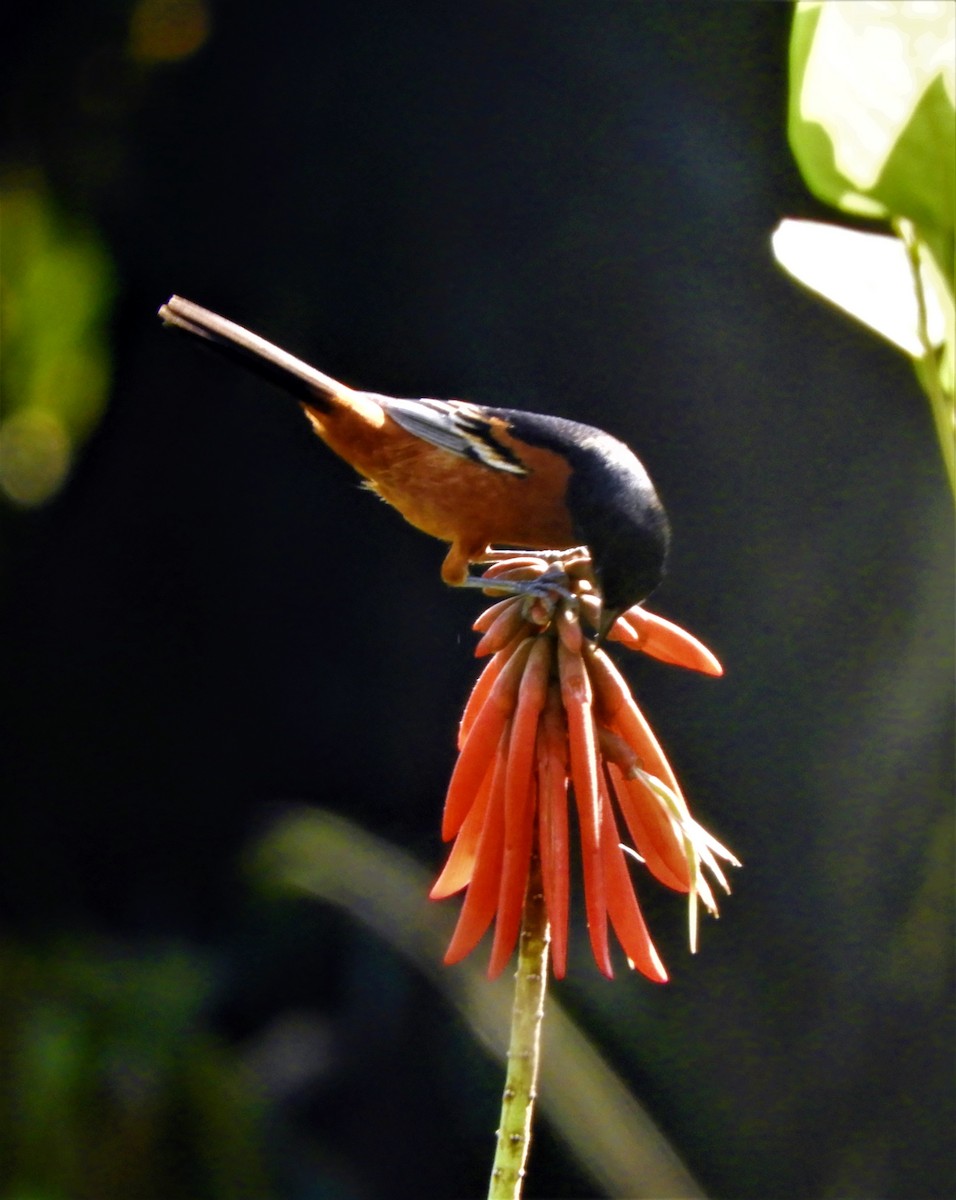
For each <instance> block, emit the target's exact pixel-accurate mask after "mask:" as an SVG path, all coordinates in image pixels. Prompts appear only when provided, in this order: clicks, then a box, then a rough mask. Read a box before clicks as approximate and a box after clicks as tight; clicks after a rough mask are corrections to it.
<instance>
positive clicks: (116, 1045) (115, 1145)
mask: <svg viewBox="0 0 956 1200" xmlns="http://www.w3.org/2000/svg"><path fill="white" fill-rule="evenodd" d="M208 993H209V972H208V970H207V968H206V967H205V965H204V964H203V963H202V962H201V961H200V960H199V958H198V957H197V956H196V955H195V953H192V952H186V951H184V950H180V949H175V948H168V947H160V948H156V949H153V950H152V951H150V950H148V949H146V948H144V947H143V946H142V945H140V946H138V947H137V948H136V950H135V951H128V950H125V949H124V948H123V947H122V946H117V945H110V946H102V945H93V944H90V943H85V942H56V943H51V944H50V945H48V946H45V947H38V946H31V947H30V948H29V949H27V948H24V947H23V946H19V945H16V944H14V943H12V942H9V941H8V942H4V943H2V944H0V1078H2V1079H3V1081H4V1085H3V1088H2V1089H0V1197H2V1198H3V1200H78V1198H79V1197H90V1198H91V1200H92V1198H93V1197H95V1198H96V1200H130V1197H132V1196H135V1197H137V1200H170V1197H174V1196H183V1197H185V1196H189V1197H190V1200H239V1198H241V1197H248V1198H250V1200H251V1198H253V1197H254V1198H255V1200H265V1198H267V1197H268V1196H270V1195H271V1194H272V1192H271V1189H270V1185H269V1182H268V1180H267V1179H266V1178H265V1175H264V1174H263V1169H262V1166H261V1163H262V1156H261V1151H260V1137H259V1129H258V1127H259V1120H260V1109H259V1105H258V1104H257V1102H256V1100H255V1098H254V1096H253V1092H252V1089H251V1087H250V1082H249V1080H248V1079H247V1077H246V1076H245V1074H244V1072H243V1070H242V1068H241V1066H240V1065H239V1064H238V1063H237V1061H236V1060H235V1058H234V1056H232V1055H231V1054H230V1052H229V1051H228V1050H227V1049H226V1048H225V1047H224V1046H223V1045H222V1044H221V1043H219V1042H218V1041H217V1040H216V1039H214V1038H213V1037H212V1036H211V1035H210V1034H209V1033H208V1032H207V1030H206V1029H205V1028H204V1025H203V1005H204V1003H205V1002H206V1000H207V998H208Z"/></svg>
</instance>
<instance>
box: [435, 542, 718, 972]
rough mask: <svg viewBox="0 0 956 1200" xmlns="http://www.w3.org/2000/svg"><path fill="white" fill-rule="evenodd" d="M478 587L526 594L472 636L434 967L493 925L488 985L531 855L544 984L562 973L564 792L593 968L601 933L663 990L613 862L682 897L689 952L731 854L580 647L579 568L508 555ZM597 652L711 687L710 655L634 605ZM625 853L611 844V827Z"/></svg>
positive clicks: (502, 954)
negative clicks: (452, 902) (477, 666)
mask: <svg viewBox="0 0 956 1200" xmlns="http://www.w3.org/2000/svg"><path fill="white" fill-rule="evenodd" d="M482 578H483V580H485V581H487V583H488V588H489V590H490V589H493V588H494V587H495V584H496V583H497V584H498V586H499V588H502V587H504V588H507V587H508V586H509V585H511V586H513V585H514V584H517V585H518V586H521V585H524V586H527V585H528V583H529V582H533V583H534V588H533V590H532V591H531V592H527V593H524V594H518V595H509V596H508V597H507V598H506V599H504V600H501V601H499V602H498V603H496V604H494V605H492V607H491V608H489V609H487V610H486V611H485V612H484V613H483V614H482V615H481V616H480V617H479V618H478V620H477V621H476V622H475V625H474V628H475V629H476V630H477V631H478V632H480V633H482V634H483V636H482V638H481V640H480V642H479V643H478V646H477V648H476V650H475V653H476V655H478V656H482V655H488V654H490V655H491V656H492V657H491V659H490V661H489V662H488V664H487V665H486V667H485V669H484V671H483V672H482V674H481V676H480V677H479V679H478V682H477V683H476V684H475V687H474V689H473V691H472V693H471V696H470V698H469V700H468V703H467V705H466V707H465V712H464V714H463V716H462V720H461V728H460V732H459V740H458V745H459V751H460V753H459V757H458V762H457V764H456V766H455V770H454V773H453V775H452V779H451V783H450V785H449V788H448V795H447V798H446V801H445V813H444V820H443V824H442V836H443V837H444V838H445V840H450V839H451V838H454V839H455V843H454V846H453V847H452V851H451V854H450V856H449V858H448V862H447V863H446V865H445V869H444V870H443V871H442V873H441V875H440V876H439V878H438V880H437V881H436V883H435V886H434V887H433V888H432V891H431V896H432V898H433V899H440V898H443V897H445V896H450V895H453V894H454V893H455V892H458V891H461V889H462V888H467V892H466V895H465V899H464V903H463V905H462V909H461V914H460V916H459V919H458V925H457V928H456V929H455V933H454V936H453V937H452V940H451V944H450V946H449V947H448V952H447V954H446V955H445V961H446V962H448V963H453V962H457V961H458V960H459V959H461V958H464V956H465V955H466V954H468V953H470V951H471V950H473V949H474V947H475V946H476V945H477V944H478V942H479V941H480V940H481V938H482V936H483V935H484V933H485V931H486V930H487V929H488V927H489V926H490V924H491V922H492V920H494V921H495V933H494V940H493V943H492V948H491V961H490V964H489V968H488V973H489V975H490V976H491V977H495V976H496V975H498V974H499V973H500V972H501V971H502V970H503V968H504V967H505V965H506V964H507V962H508V960H509V959H510V958H511V955H512V952H513V951H514V948H515V944H516V942H517V938H518V933H519V930H520V927H521V919H522V911H523V906H524V898H525V890H526V887H527V882H528V875H529V870H530V864H531V860H532V856H533V854H534V853H535V852H537V854H538V855H539V856H540V863H541V877H542V883H543V889H544V898H545V905H546V908H547V913H548V920H549V923H550V926H551V949H552V962H553V969H554V973H555V975H556V976H557V977H558V978H560V977H562V976H563V975H564V973H565V970H566V966H567V944H568V915H569V908H570V883H569V879H570V854H571V848H570V835H569V812H568V789H569V785H570V788H571V792H572V794H573V797H574V802H575V805H576V809H577V824H578V829H579V835H580V842H581V859H582V865H583V875H584V899H585V911H586V914H587V922H588V930H589V934H590V939H591V947H592V949H593V951H594V957H595V960H596V961H597V964H598V967H599V968H600V969H601V970H602V971H603V972H604V974H605V975H607V976H608V977H610V976H611V975H612V974H613V971H612V967H611V958H610V951H609V945H608V919H609V918H610V923H611V926H612V928H613V929H614V932H615V933H616V935H617V938H618V940H619V942H620V943H621V946H622V947H623V949H624V951H625V953H626V955H627V957H628V960H629V962H630V964H631V965H632V966H634V967H636V968H637V969H638V970H640V971H642V972H643V973H644V974H645V975H647V976H648V977H649V978H650V979H653V980H657V981H659V982H663V981H664V980H666V978H667V974H666V972H665V970H664V967H663V964H662V963H661V960H660V958H659V957H658V954H657V951H656V949H655V948H654V944H653V942H652V941H651V938H650V935H649V934H648V932H647V928H646V926H645V924H644V919H643V917H642V916H641V911H640V908H639V906H638V903H637V897H636V895H635V893H634V885H633V882H632V880H631V876H630V871H629V869H628V861H627V858H626V857H625V854H626V853H629V854H631V855H633V856H634V857H635V858H640V859H641V860H643V862H644V863H645V864H646V866H647V868H648V870H649V871H650V872H651V873H652V874H653V875H654V876H656V878H657V879H659V880H660V881H661V882H662V883H664V884H666V886H667V887H669V888H673V889H674V890H675V891H679V892H686V893H688V896H689V902H690V924H691V945H692V947H693V945H694V941H695V936H696V902H697V899H698V898H699V899H700V900H701V901H702V902H703V903H704V905H705V906H706V907H707V908H708V909H709V910H710V911H711V912H713V913H715V914H716V911H717V907H716V903H715V900H714V895H713V892H712V891H711V888H710V885H709V884H708V882H707V880H706V879H705V878H704V875H703V871H702V868H703V867H707V868H708V869H709V870H710V872H711V873H712V875H713V876H714V878H715V879H716V881H717V882H718V883H719V884H720V885H721V887H723V888H724V890H725V891H729V888H728V886H727V881H726V879H725V877H724V875H723V872H722V871H721V869H720V866H719V865H718V862H717V859H718V858H720V859H724V860H725V861H726V862H728V863H731V864H732V865H739V864H737V860H736V859H735V858H734V856H733V855H732V854H731V853H730V851H729V850H727V849H726V848H725V847H724V846H722V845H721V844H720V843H719V842H718V841H716V840H715V839H714V838H713V837H711V835H710V834H709V833H707V832H706V831H705V830H704V829H703V828H701V826H700V825H698V824H697V823H696V821H694V819H693V818H692V817H691V815H690V813H689V811H688V808H687V804H686V802H685V800H684V797H683V795H682V794H681V790H680V787H679V785H678V783H677V780H676V779H675V777H674V773H673V771H672V770H671V768H670V765H669V764H668V762H667V759H666V758H665V756H664V754H663V751H662V750H661V748H660V745H659V744H658V742H657V739H656V738H655V737H654V734H653V733H652V732H651V729H650V726H649V725H648V723H647V721H646V720H645V719H644V717H643V715H642V714H641V711H640V709H639V708H638V707H637V705H636V704H635V702H634V699H633V697H632V696H631V693H630V690H629V688H628V686H627V684H626V683H625V681H624V679H623V678H622V676H621V675H620V673H619V672H618V670H617V669H616V667H615V666H614V664H613V663H612V662H611V659H610V658H609V657H608V655H607V654H606V653H605V652H604V651H603V650H602V649H600V648H599V647H597V646H596V645H595V644H594V642H593V641H591V640H589V639H588V638H586V637H585V636H584V634H583V631H582V629H581V625H580V623H579V620H578V617H579V615H580V614H581V612H582V611H583V612H584V614H585V615H587V616H589V617H590V618H591V619H592V621H593V618H594V617H595V616H596V615H597V611H598V610H599V601H598V599H597V595H596V593H595V590H594V583H593V577H592V576H591V572H590V563H589V561H588V560H587V558H586V557H582V556H580V555H578V557H575V558H571V559H565V560H564V561H562V562H560V563H557V564H554V563H552V564H549V563H548V562H547V561H545V559H544V558H543V557H538V556H535V555H528V556H523V557H521V556H516V555H512V556H508V557H504V558H503V559H502V561H499V562H496V563H494V564H493V565H492V566H491V567H490V568H489V569H488V570H487V571H486V572H485V574H484V576H483V577H482ZM609 638H610V639H611V640H613V641H618V642H620V643H622V644H623V645H625V646H628V647H631V648H632V649H638V650H642V651H643V652H644V653H645V654H650V655H652V656H653V657H655V658H659V659H662V660H663V661H665V662H669V663H676V664H678V665H680V666H684V667H690V668H691V669H693V670H697V671H703V672H705V673H706V674H709V675H720V674H722V668H721V666H720V664H719V663H718V661H717V660H716V658H714V656H713V655H712V654H711V653H710V651H709V650H708V649H707V648H706V647H705V646H703V645H702V644H701V643H700V642H698V641H697V639H696V638H694V637H692V636H691V635H690V634H689V633H686V632H685V631H684V630H683V629H681V628H679V627H678V626H677V625H673V624H672V623H671V622H669V621H665V620H664V619H663V618H661V617H657V616H654V615H653V614H651V613H649V612H646V611H645V610H644V609H643V608H642V607H640V606H637V607H635V608H632V609H629V610H628V611H627V612H626V613H624V614H623V616H621V617H620V618H619V619H618V621H617V623H616V624H615V625H614V627H613V628H612V630H611V632H610V634H609ZM621 820H623V826H624V827H625V828H626V830H627V833H628V834H629V836H630V839H631V840H632V841H633V843H634V847H635V848H636V853H635V850H631V849H630V848H629V847H625V846H623V845H622V844H621V834H620V822H621Z"/></svg>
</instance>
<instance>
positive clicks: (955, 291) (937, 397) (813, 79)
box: [774, 0, 956, 493]
mask: <svg viewBox="0 0 956 1200" xmlns="http://www.w3.org/2000/svg"><path fill="white" fill-rule="evenodd" d="M954 96H956V4H953V3H951V2H945V0H926V2H925V3H920V4H913V3H906V2H904V0H888V2H886V3H875V2H873V0H859V2H858V3H853V4H849V3H843V2H840V3H838V2H836V0H834V2H832V3H827V4H823V3H822V0H800V3H798V4H797V7H796V11H795V13H794V19H793V28H792V32H791V40H790V115H789V136H790V145H791V148H792V149H793V153H794V157H795V158H796V160H797V164H798V166H799V167H800V170H801V171H802V173H803V177H804V179H805V180H806V182H807V185H808V187H810V189H811V190H812V191H813V192H814V193H815V194H816V195H817V196H819V197H820V199H821V200H825V201H826V202H827V203H829V204H833V205H834V206H836V207H837V208H840V209H842V210H843V211H844V212H848V213H852V214H854V215H856V216H864V217H875V218H878V219H881V220H885V221H887V222H888V223H889V224H890V225H891V226H892V227H893V229H894V231H895V232H896V234H897V235H898V238H899V242H898V246H899V250H898V251H894V250H893V248H892V246H891V245H890V244H889V241H888V239H879V238H876V237H870V240H869V242H868V243H864V242H863V240H862V239H864V238H866V237H867V235H864V234H855V233H852V232H851V231H846V232H845V234H844V236H843V237H842V239H840V240H835V239H834V235H835V234H836V231H835V230H830V231H828V232H824V231H826V230H827V227H825V226H817V227H816V230H814V229H813V228H812V226H810V228H808V229H806V228H805V229H803V230H800V231H798V233H799V236H794V233H795V231H794V229H793V228H792V226H794V225H796V224H797V223H795V222H785V223H784V225H783V226H781V228H780V229H778V231H777V233H776V234H775V235H774V253H775V254H776V256H777V259H778V261H779V262H780V263H781V264H782V265H783V266H784V267H785V269H786V270H788V271H789V272H790V273H791V274H792V275H794V276H795V277H796V278H797V279H799V280H801V282H803V283H806V284H807V285H808V286H809V287H812V288H813V289H814V290H815V291H817V292H819V293H820V294H821V295H823V296H825V297H826V298H827V299H828V300H832V301H833V303H835V304H838V305H839V306H840V307H841V308H843V309H844V310H845V311H846V312H849V313H851V314H852V315H853V316H855V317H857V318H858V319H859V320H861V321H863V322H864V323H865V324H867V325H869V326H870V327H871V328H873V329H875V330H876V331H877V332H879V333H881V334H882V335H883V336H884V337H888V338H890V340H891V341H893V342H895V343H896V344H897V345H898V346H900V347H901V348H902V349H903V350H905V351H906V352H907V353H908V354H910V355H912V357H913V359H914V364H915V367H916V374H917V378H918V379H919V381H920V383H921V385H922V387H923V390H924V391H925V392H926V394H927V396H928V397H929V400H930V406H931V410H932V415H933V422H934V424H935V426H936V431H937V435H938V437H939V441H940V448H941V451H942V455H943V461H944V463H945V465H946V469H947V473H948V475H949V480H950V485H951V486H952V488H953V491H954V493H956V449H954V441H956V396H954V388H953V374H954V361H956V317H954V308H956V278H954V271H956V103H954ZM805 224H806V225H807V226H809V225H810V223H805ZM788 226H789V228H788ZM827 247H829V251H830V255H829V261H827V253H826V250H827Z"/></svg>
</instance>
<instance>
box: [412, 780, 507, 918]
mask: <svg viewBox="0 0 956 1200" xmlns="http://www.w3.org/2000/svg"><path fill="white" fill-rule="evenodd" d="M493 779H494V772H493V771H489V772H488V774H487V775H486V776H485V781H484V783H483V784H482V785H481V787H480V788H479V789H478V795H477V796H476V797H475V802H474V804H473V805H472V806H471V808H470V809H469V810H468V816H467V817H465V820H464V822H463V823H462V826H461V829H460V830H459V831H458V836H457V837H456V838H455V844H454V846H452V848H451V854H449V856H448V861H447V862H446V863H445V866H444V869H443V870H442V873H441V874H440V875H439V876H438V878H437V879H436V880H435V882H434V884H433V885H432V890H431V891H430V892H429V893H428V896H429V899H431V900H444V899H445V897H446V896H453V895H454V894H455V892H460V891H461V889H462V888H463V887H466V886H467V885H468V884H469V883H470V882H471V877H472V874H473V873H474V869H475V859H476V857H477V854H478V842H479V839H480V838H481V831H482V829H483V828H484V823H485V815H486V813H487V812H488V800H489V797H490V796H491V784H492V781H493Z"/></svg>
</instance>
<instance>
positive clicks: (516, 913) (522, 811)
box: [488, 637, 551, 979]
mask: <svg viewBox="0 0 956 1200" xmlns="http://www.w3.org/2000/svg"><path fill="white" fill-rule="evenodd" d="M550 669H551V639H550V638H547V637H539V638H538V639H537V640H536V642H535V645H534V646H533V647H532V650H531V654H530V655H529V656H528V661H527V664H526V666H525V669H524V674H523V676H522V678H521V687H520V689H519V691H518V707H517V709H516V710H515V715H514V719H513V721H512V723H511V737H510V739H509V742H508V769H507V772H506V774H505V853H504V863H503V865H502V871H501V893H500V895H499V898H498V918H497V921H496V922H495V940H494V944H493V945H492V948H491V964H490V966H489V968H488V974H489V975H490V976H491V978H492V979H494V978H495V977H496V976H497V975H499V974H500V973H501V971H502V970H503V968H504V966H505V963H507V961H508V959H509V958H510V957H511V952H512V950H514V946H515V941H516V940H517V937H518V930H519V928H520V926H521V913H522V910H523V908H524V894H525V888H526V885H527V882H528V868H529V866H530V863H531V851H532V848H533V843H534V777H533V774H532V770H533V766H534V748H535V741H536V738H537V732H538V717H539V716H540V714H541V710H542V708H543V707H544V702H545V698H546V696H547V693H548V675H549V673H550Z"/></svg>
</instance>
